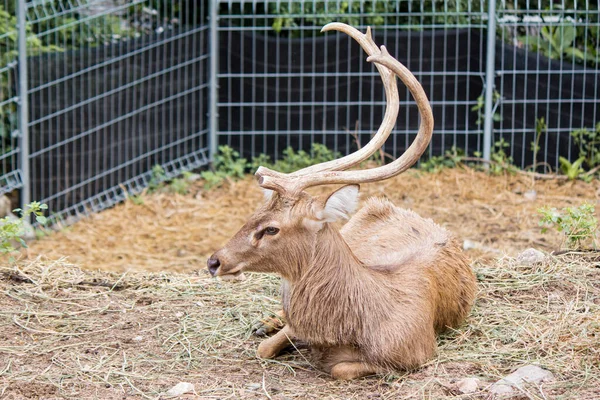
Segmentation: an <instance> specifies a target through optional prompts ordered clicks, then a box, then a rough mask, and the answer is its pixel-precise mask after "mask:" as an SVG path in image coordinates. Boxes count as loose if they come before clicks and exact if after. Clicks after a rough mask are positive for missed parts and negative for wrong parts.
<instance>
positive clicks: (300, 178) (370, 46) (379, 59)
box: [255, 23, 433, 196]
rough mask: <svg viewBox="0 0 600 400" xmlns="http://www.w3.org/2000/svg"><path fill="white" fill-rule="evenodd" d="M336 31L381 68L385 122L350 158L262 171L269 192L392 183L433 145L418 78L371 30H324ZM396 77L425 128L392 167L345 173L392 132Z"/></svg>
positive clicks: (341, 26) (258, 173) (337, 25)
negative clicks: (289, 169) (297, 168)
mask: <svg viewBox="0 0 600 400" xmlns="http://www.w3.org/2000/svg"><path fill="white" fill-rule="evenodd" d="M334 29H335V30H340V31H342V32H345V33H347V34H348V35H350V36H351V37H353V38H354V39H355V40H356V41H357V42H359V43H360V45H361V46H362V47H363V49H364V50H365V51H366V52H367V53H368V54H369V57H368V58H367V61H369V62H374V63H375V65H376V66H377V69H378V70H379V73H380V75H381V77H382V80H383V84H384V88H385V92H386V102H387V109H386V113H385V116H384V121H383V123H382V124H381V126H380V128H379V130H378V132H377V134H376V135H375V136H374V137H373V139H372V140H371V141H370V142H369V143H368V144H367V145H366V146H365V147H363V148H362V149H360V150H358V151H356V152H355V153H352V154H350V155H348V156H346V157H343V158H340V159H337V160H333V161H329V162H326V163H322V164H318V165H315V166H313V167H309V168H305V169H302V170H300V171H296V172H295V173H292V174H282V173H279V172H276V171H272V170H270V169H268V168H264V167H260V168H258V170H257V171H256V174H255V175H256V176H257V177H258V183H259V185H260V186H261V187H263V188H265V189H272V190H275V191H277V192H279V193H286V194H288V195H292V196H293V195H296V194H298V193H300V192H301V191H302V190H303V189H306V188H308V187H311V186H317V185H326V184H349V183H366V182H375V181H379V180H383V179H388V178H391V177H393V176H395V175H398V174H400V173H402V172H404V171H406V170H407V169H408V168H410V167H411V166H412V165H413V164H414V163H416V162H417V160H418V159H419V157H420V156H421V154H423V152H424V151H425V149H426V148H427V146H428V145H429V142H430V141H431V135H432V132H433V114H432V112H431V107H430V105H429V101H428V100H427V95H426V94H425V92H424V90H423V87H422V86H421V84H420V83H419V81H417V79H416V78H415V76H414V75H413V74H412V73H411V72H410V71H409V70H408V69H407V68H406V67H405V66H404V65H402V64H401V63H400V62H399V61H398V60H396V59H395V58H393V57H392V56H391V55H390V54H389V53H388V51H387V49H386V48H385V46H381V50H379V49H377V47H376V45H375V43H374V42H373V39H372V38H371V34H370V30H367V34H364V35H363V34H361V33H360V32H359V31H358V30H356V29H354V28H352V27H350V26H348V25H345V24H341V23H333V24H329V25H326V26H325V27H324V28H323V30H334ZM396 75H397V76H398V77H399V78H400V80H401V81H402V82H403V83H404V84H405V85H406V86H407V87H408V89H409V90H410V92H411V94H412V95H413V97H414V99H415V101H416V103H417V107H418V108H419V112H420V114H421V125H420V126H419V131H418V134H417V137H416V138H415V140H414V141H413V143H412V144H411V145H410V147H409V148H408V149H407V150H406V152H404V154H402V156H401V157H400V158H398V159H397V160H395V161H393V162H392V163H390V164H387V165H384V166H381V167H378V168H373V169H368V170H359V171H345V170H346V169H348V168H350V167H352V166H353V165H356V164H358V163H360V162H361V161H364V160H365V159H367V158H368V157H369V156H371V154H373V153H374V152H375V151H377V150H378V149H379V148H380V147H381V146H382V145H383V143H384V142H385V140H386V139H387V137H388V136H389V134H390V132H391V131H392V129H393V126H394V124H395V122H396V118H397V115H398V106H399V95H398V87H397V85H396V79H395V76H396Z"/></svg>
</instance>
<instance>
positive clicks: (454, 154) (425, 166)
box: [420, 146, 465, 173]
mask: <svg viewBox="0 0 600 400" xmlns="http://www.w3.org/2000/svg"><path fill="white" fill-rule="evenodd" d="M464 158H465V151H464V150H463V149H458V148H456V146H452V148H451V149H450V150H446V152H445V154H444V155H443V156H432V157H430V158H429V159H428V160H426V161H423V162H421V165H420V168H421V169H422V170H424V171H427V172H434V173H437V172H440V171H441V170H443V169H446V168H456V167H457V166H459V165H460V164H462V162H463V160H464Z"/></svg>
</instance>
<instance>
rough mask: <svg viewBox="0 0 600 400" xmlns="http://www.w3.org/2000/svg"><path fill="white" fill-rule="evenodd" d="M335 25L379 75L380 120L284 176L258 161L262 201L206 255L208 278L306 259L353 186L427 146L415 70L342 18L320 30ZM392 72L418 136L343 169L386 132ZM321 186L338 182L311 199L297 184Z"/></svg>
mask: <svg viewBox="0 0 600 400" xmlns="http://www.w3.org/2000/svg"><path fill="white" fill-rule="evenodd" d="M329 30H338V31H341V32H344V33H347V34H348V35H349V36H351V37H352V38H354V39H355V40H356V41H357V42H358V43H359V44H360V45H361V47H362V48H363V49H364V50H365V52H366V53H367V54H368V55H369V57H368V58H367V61H369V62H374V63H375V65H376V67H377V69H378V70H379V74H380V75H381V78H382V81H383V84H384V87H385V93H386V103H387V108H386V112H385V115H384V118H383V122H382V124H381V126H380V127H379V130H378V131H377V133H376V134H375V135H374V136H373V138H372V139H371V141H370V142H369V143H368V144H367V145H366V146H364V147H362V148H361V149H359V150H358V151H356V152H355V153H352V154H350V155H348V156H346V157H343V158H340V159H337V160H333V161H329V162H325V163H321V164H318V165H313V166H311V167H308V168H304V169H302V170H299V171H296V172H294V173H291V174H282V173H279V172H276V171H273V170H270V169H267V168H264V167H260V168H259V169H258V170H257V171H256V176H257V177H258V184H259V185H260V186H261V187H262V188H263V189H264V190H265V193H266V196H265V197H266V200H265V203H264V204H263V205H262V206H261V207H260V208H259V209H258V210H257V211H256V212H255V213H254V214H253V215H252V216H251V217H250V219H249V220H248V222H246V224H245V225H244V226H243V227H242V228H241V229H240V231H239V232H238V233H237V234H236V235H235V236H234V237H233V238H232V239H231V240H230V241H229V242H228V243H227V244H226V245H225V247H223V248H222V249H221V250H219V251H217V252H216V253H214V254H213V255H212V256H211V257H210V258H209V259H208V263H207V264H208V269H209V271H210V273H211V275H213V276H217V275H230V274H233V275H237V274H239V273H241V272H242V271H255V272H278V273H281V274H283V275H284V276H285V275H287V273H289V272H290V271H286V268H287V269H293V268H297V267H298V266H300V265H302V264H304V263H305V262H307V261H308V260H307V259H308V258H309V257H310V256H311V254H312V250H313V249H314V247H315V243H316V242H315V241H316V240H317V238H318V234H319V232H320V231H321V230H322V229H324V227H325V226H327V224H328V223H330V222H333V221H336V220H338V219H340V218H347V217H348V216H349V214H351V213H352V212H353V211H354V209H355V207H356V205H357V202H358V184H359V183H363V182H374V181H379V180H383V179H388V178H390V177H393V176H395V175H398V174H400V173H402V172H403V171H405V170H407V169H408V168H410V167H411V166H412V165H413V164H414V163H415V162H417V160H418V159H419V157H420V156H421V154H422V153H423V152H424V151H425V149H426V148H427V146H428V144H429V141H430V140H431V134H432V132H433V115H432V113H431V108H430V106H429V102H428V100H427V96H426V94H425V92H424V91H423V88H422V87H421V85H420V84H419V82H418V81H417V79H416V78H415V77H414V75H413V74H412V73H411V72H410V71H409V70H408V69H407V68H406V67H404V66H403V65H402V64H401V63H400V62H398V61H397V60H396V59H394V58H393V57H392V56H390V54H389V53H388V52H387V50H386V48H385V47H384V46H381V49H380V48H378V47H377V45H376V44H375V43H374V41H373V39H372V37H371V31H370V29H367V33H366V34H362V33H361V32H359V31H358V30H356V29H354V28H352V27H350V26H348V25H345V24H341V23H331V24H328V25H326V26H325V27H324V28H323V31H329ZM396 76H398V77H399V78H400V80H401V81H402V82H403V83H404V84H405V85H406V86H407V87H408V89H409V90H410V92H411V93H412V95H413V97H414V98H415V100H416V102H417V105H418V107H419V111H420V113H421V125H420V127H419V132H418V134H417V137H416V138H415V140H414V142H413V143H412V144H411V146H410V147H409V148H408V149H407V150H406V152H405V153H404V154H403V155H402V156H401V157H400V158H398V159H397V160H395V161H393V162H392V163H390V164H387V165H384V166H381V167H378V168H373V169H367V170H352V171H347V170H348V169H349V168H351V167H352V166H355V165H357V164H359V163H361V162H362V161H364V160H366V159H367V158H369V157H370V156H371V155H372V154H373V153H374V152H375V151H377V150H378V149H379V148H381V146H382V145H383V144H384V143H385V141H386V139H387V138H388V136H389V135H390V133H391V131H392V129H393V127H394V124H395V122H396V118H397V116H398V109H399V95H398V87H397V84H396ZM328 184H345V185H346V186H343V187H342V188H340V189H338V190H336V191H334V192H332V193H330V194H329V195H326V196H319V197H314V196H311V195H309V194H308V193H307V192H306V191H304V189H306V188H309V187H313V186H318V185H328Z"/></svg>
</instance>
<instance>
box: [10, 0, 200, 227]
mask: <svg viewBox="0 0 600 400" xmlns="http://www.w3.org/2000/svg"><path fill="white" fill-rule="evenodd" d="M21 3H22V6H23V7H24V10H25V11H26V14H25V15H26V32H27V57H26V63H27V68H26V71H27V78H26V93H27V98H28V100H29V101H28V110H27V111H28V119H27V126H26V128H27V130H28V139H29V146H28V150H29V152H28V153H29V156H28V157H27V158H28V162H29V168H30V173H29V174H28V176H27V177H26V178H25V179H26V180H28V182H25V184H27V185H28V186H29V189H30V191H31V194H30V198H31V199H35V200H39V201H41V202H44V203H47V204H48V205H49V209H50V210H52V211H53V212H54V214H53V216H52V218H53V219H57V218H62V217H64V216H66V215H73V214H78V213H86V212H88V211H97V210H99V209H102V208H105V207H108V206H111V205H113V204H114V203H115V202H117V201H119V200H122V199H123V198H124V197H125V196H126V194H127V193H128V192H129V193H135V192H139V191H140V190H141V189H142V188H143V187H145V186H146V185H147V183H148V182H149V181H150V179H151V177H152V175H153V174H154V175H159V176H160V178H166V177H169V176H173V175H177V174H178V173H180V172H181V171H185V170H190V169H193V168H198V167H200V166H203V165H206V164H207V163H208V160H209V154H208V123H207V121H208V118H207V113H208V104H209V102H208V60H209V52H208V24H207V22H206V14H207V11H208V9H207V7H206V4H205V3H204V2H196V1H183V2H181V1H179V2H172V1H163V0H131V1H84V0H79V1H34V2H21ZM9 67H10V66H9ZM11 90H12V89H11ZM19 96H23V93H19ZM21 98H22V97H21ZM5 125H6V124H5ZM5 143H6V141H5ZM9 144H10V143H9ZM13 148H15V149H17V151H18V147H17V146H14V144H13ZM5 158H6V157H5ZM10 161H11V162H12V164H10V165H9V164H8V163H5V164H3V172H8V173H9V174H10V173H15V171H16V172H17V173H18V172H19V171H20V170H19V168H18V167H19V166H20V165H15V163H14V158H11V159H10ZM155 166H160V168H159V170H158V171H157V169H156V168H155ZM153 168H154V172H152V171H153Z"/></svg>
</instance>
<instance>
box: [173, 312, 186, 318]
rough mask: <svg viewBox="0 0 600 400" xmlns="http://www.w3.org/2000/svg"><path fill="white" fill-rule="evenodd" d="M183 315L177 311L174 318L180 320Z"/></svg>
mask: <svg viewBox="0 0 600 400" xmlns="http://www.w3.org/2000/svg"><path fill="white" fill-rule="evenodd" d="M184 315H185V313H183V312H181V311H178V312H176V313H175V317H176V318H182V317H183V316H184Z"/></svg>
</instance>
